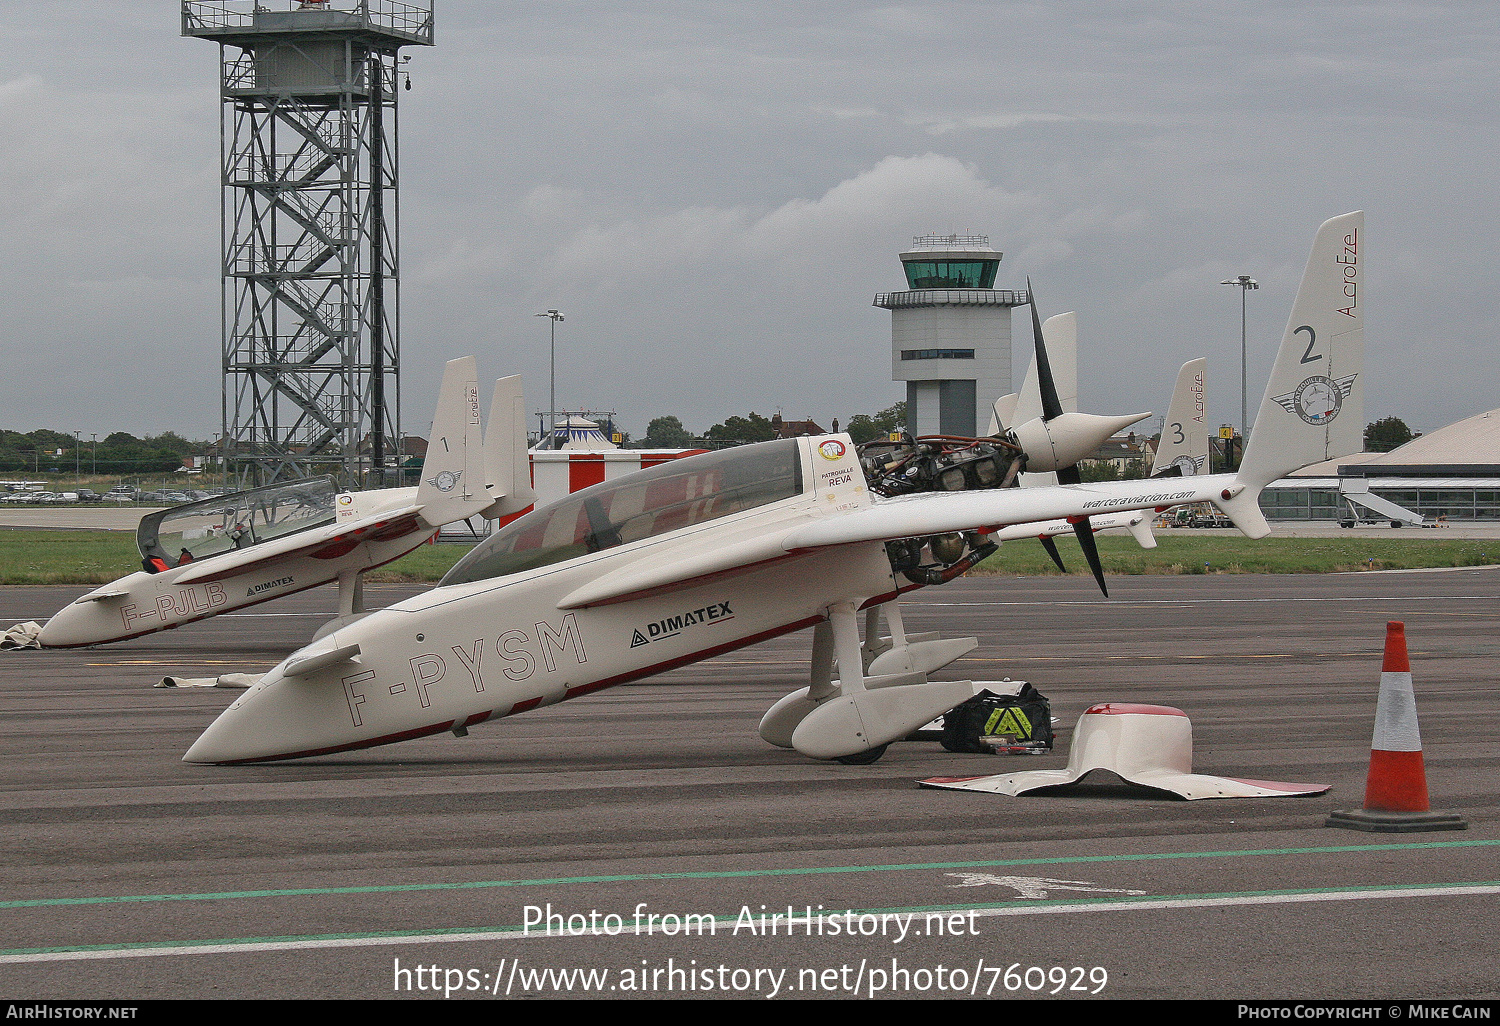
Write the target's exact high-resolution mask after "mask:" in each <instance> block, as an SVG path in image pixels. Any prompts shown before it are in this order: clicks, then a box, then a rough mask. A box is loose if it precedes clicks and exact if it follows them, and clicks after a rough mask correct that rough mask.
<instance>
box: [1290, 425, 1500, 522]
mask: <svg viewBox="0 0 1500 1026" xmlns="http://www.w3.org/2000/svg"><path fill="white" fill-rule="evenodd" d="M1351 503H1352V504H1353V509H1352V510H1351V507H1350V504H1351ZM1260 505H1261V509H1262V510H1263V511H1264V512H1265V514H1266V518H1267V519H1268V520H1272V521H1276V520H1347V519H1349V518H1350V516H1351V513H1354V514H1357V515H1358V517H1359V518H1360V519H1375V520H1390V521H1392V522H1393V523H1394V522H1406V523H1418V522H1421V520H1420V519H1418V518H1421V519H1425V520H1426V521H1427V522H1429V523H1430V522H1432V521H1434V520H1436V519H1437V518H1438V517H1445V518H1446V519H1448V520H1451V521H1464V520H1500V410H1490V411H1489V412H1488V413H1481V414H1479V415H1477V416H1474V417H1470V418H1468V419H1467V420H1461V421H1458V422H1457V423H1455V424H1449V425H1448V426H1447V427H1445V428H1440V429H1438V430H1437V431H1433V432H1431V433H1429V434H1425V435H1422V436H1421V437H1419V438H1414V439H1412V440H1411V441H1410V442H1407V443H1406V444H1405V445H1403V446H1400V447H1399V448H1396V449H1393V450H1391V451H1390V452H1366V453H1359V454H1358V455H1354V456H1345V457H1343V458H1342V459H1337V460H1330V461H1328V462H1327V463H1318V464H1314V465H1313V466H1311V467H1307V468H1305V469H1304V470H1301V471H1298V472H1297V473H1296V474H1295V475H1293V476H1291V477H1287V478H1283V479H1282V480H1280V481H1276V482H1274V483H1272V484H1271V485H1270V486H1269V487H1268V488H1266V490H1265V491H1264V492H1262V493H1261V496H1260Z"/></svg>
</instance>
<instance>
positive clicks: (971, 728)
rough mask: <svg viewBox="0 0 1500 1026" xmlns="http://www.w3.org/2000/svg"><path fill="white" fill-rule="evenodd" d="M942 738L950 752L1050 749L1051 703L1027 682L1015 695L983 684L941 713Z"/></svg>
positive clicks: (1039, 750) (944, 745)
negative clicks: (980, 688) (980, 687)
mask: <svg viewBox="0 0 1500 1026" xmlns="http://www.w3.org/2000/svg"><path fill="white" fill-rule="evenodd" d="M984 738H991V739H993V740H990V741H988V742H986V741H985V740H983V739H984ZM942 741H943V747H944V748H946V749H947V750H948V751H950V752H985V753H988V752H994V751H1002V752H1004V751H1019V752H1026V751H1031V752H1047V751H1051V750H1052V703H1051V702H1049V701H1047V696H1046V695H1044V694H1042V693H1041V692H1040V691H1038V690H1037V689H1036V688H1034V687H1032V686H1031V685H1030V684H1024V685H1022V687H1021V692H1020V694H1018V695H997V694H995V693H994V692H993V691H990V690H989V689H988V688H986V689H985V690H983V691H981V692H980V693H979V694H977V695H975V696H974V697H973V698H971V699H969V700H968V701H967V702H965V703H964V704H963V705H960V706H957V707H956V708H954V709H951V710H950V711H949V712H948V713H947V715H945V716H944V717H943V738H942Z"/></svg>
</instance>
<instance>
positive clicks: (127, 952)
mask: <svg viewBox="0 0 1500 1026" xmlns="http://www.w3.org/2000/svg"><path fill="white" fill-rule="evenodd" d="M1476 894H1500V885H1491V884H1481V885H1470V886H1465V885H1462V884H1458V885H1452V884H1450V885H1440V886H1434V887H1401V888H1375V889H1371V890H1359V891H1317V892H1313V893H1305V894H1232V895H1222V896H1219V895H1215V896H1205V897H1201V898H1194V897H1184V898H1161V899H1146V900H1140V899H1135V900H1131V901H1098V902H1089V903H1088V904H1083V905H1017V906H1005V907H1001V908H975V909H949V910H945V911H946V912H951V913H952V914H954V915H964V916H969V915H973V916H975V917H977V918H989V917H993V916H1034V915H1071V914H1075V913H1079V912H1137V911H1157V910H1160V909H1175V908H1223V907H1229V906H1235V905H1296V904H1303V903H1307V902H1322V901H1381V900H1386V899H1389V898H1451V897H1469V896H1472V895H1476ZM882 911H886V912H914V913H923V914H925V913H927V912H930V911H933V910H932V909H930V908H926V907H923V908H914V909H885V910H882ZM825 914H826V913H825ZM785 922H786V923H787V925H790V926H801V925H806V924H807V922H808V920H807V919H806V918H805V917H799V918H796V919H791V920H786V921H785ZM725 923H726V925H730V924H731V923H732V919H730V920H726V921H725ZM545 937H547V934H546V933H542V932H538V931H536V930H534V929H532V930H526V929H523V928H521V927H499V928H496V929H493V930H474V931H469V932H466V933H409V934H394V933H393V934H388V935H382V936H377V937H368V936H353V937H310V938H307V939H298V938H287V939H284V940H282V939H274V940H254V941H245V942H243V943H238V944H237V943H233V942H229V943H225V942H222V941H220V942H214V943H205V944H193V943H187V944H181V945H161V946H159V947H138V948H96V949H90V950H84V951H78V950H74V951H38V952H26V953H17V954H11V955H0V965H18V964H23V963H36V962H76V961H93V960H99V959H112V958H156V957H161V956H163V955H226V954H235V953H240V952H245V951H309V950H314V949H327V948H372V947H394V946H404V945H411V944H464V943H473V942H482V941H494V940H541V939H543V938H545ZM554 939H563V937H562V936H559V937H556V938H554Z"/></svg>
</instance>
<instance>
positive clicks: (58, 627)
mask: <svg viewBox="0 0 1500 1026" xmlns="http://www.w3.org/2000/svg"><path fill="white" fill-rule="evenodd" d="M92 613H94V611H93V610H90V609H89V608H88V607H86V606H78V605H72V606H64V607H63V608H62V609H59V610H58V611H57V612H56V613H53V614H52V618H51V619H49V620H48V621H47V622H46V623H45V624H43V625H42V632H41V633H40V634H38V635H37V641H38V642H40V643H41V646H42V647H43V648H77V647H78V646H79V645H96V644H98V643H99V642H101V641H104V640H107V639H106V638H105V636H104V634H103V632H101V631H100V630H99V624H98V622H97V621H98V616H97V615H91V614H92Z"/></svg>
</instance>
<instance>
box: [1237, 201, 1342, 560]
mask: <svg viewBox="0 0 1500 1026" xmlns="http://www.w3.org/2000/svg"><path fill="white" fill-rule="evenodd" d="M1364 279H1365V215H1364V212H1363V211H1355V212H1353V213H1350V214H1343V215H1341V216H1339V217H1335V218H1331V219H1330V220H1328V221H1325V222H1323V226H1322V227H1321V228H1319V229H1318V235H1317V238H1316V239H1315V240H1314V241H1313V248H1312V255H1311V256H1310V257H1309V258H1308V261H1307V269H1306V270H1305V271H1304V272H1303V275H1302V285H1301V287H1300V288H1299V289H1298V290H1297V300H1296V302H1295V303H1294V304H1293V305H1292V316H1291V319H1290V320H1288V321H1287V329H1286V334H1285V335H1284V336H1283V337H1282V342H1281V349H1280V351H1279V352H1278V353H1277V355H1276V364H1275V367H1274V368H1273V369H1272V371H1271V379H1270V381H1269V382H1267V384H1266V393H1265V396H1264V398H1262V399H1261V403H1260V412H1259V413H1258V414H1257V415H1256V418H1255V427H1254V429H1253V430H1252V431H1251V434H1250V445H1249V446H1248V448H1247V450H1246V452H1245V458H1244V461H1243V463H1242V464H1241V466H1240V472H1239V475H1238V477H1237V478H1236V480H1235V483H1234V486H1233V487H1231V488H1228V489H1226V490H1225V494H1226V495H1227V496H1229V497H1227V498H1224V499H1222V500H1219V501H1217V503H1216V504H1217V505H1218V506H1219V508H1221V509H1222V510H1223V511H1224V512H1225V513H1226V514H1228V515H1229V517H1230V518H1231V519H1232V520H1234V522H1235V526H1236V527H1238V528H1239V529H1240V530H1241V531H1243V532H1244V533H1245V534H1246V535H1248V536H1250V537H1251V538H1260V537H1264V536H1265V535H1266V534H1269V533H1270V530H1271V529H1270V526H1269V525H1268V524H1267V523H1266V519H1265V517H1264V516H1262V515H1261V512H1260V507H1259V501H1258V500H1259V496H1260V491H1261V489H1262V488H1264V487H1265V486H1266V485H1268V484H1270V483H1271V482H1272V481H1275V480H1276V479H1278V478H1281V477H1285V476H1286V475H1287V474H1290V473H1292V472H1294V471H1297V470H1300V469H1302V468H1303V467H1306V466H1309V465H1311V464H1314V463H1319V462H1322V461H1324V460H1331V459H1337V458H1338V457H1340V456H1347V455H1349V454H1350V453H1355V452H1359V451H1360V450H1361V449H1363V447H1364V426H1365V422H1364V349H1365V332H1364Z"/></svg>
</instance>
